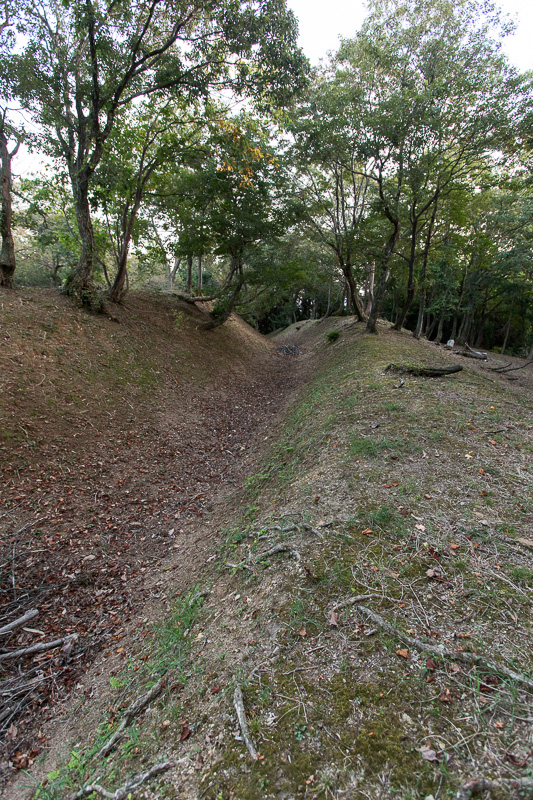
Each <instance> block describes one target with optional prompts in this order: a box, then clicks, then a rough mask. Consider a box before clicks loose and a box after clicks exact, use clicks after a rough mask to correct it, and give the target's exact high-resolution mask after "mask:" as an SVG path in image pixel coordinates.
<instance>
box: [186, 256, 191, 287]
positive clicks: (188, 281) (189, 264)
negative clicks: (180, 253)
mask: <svg viewBox="0 0 533 800" xmlns="http://www.w3.org/2000/svg"><path fill="white" fill-rule="evenodd" d="M185 291H186V292H187V294H192V256H187V285H186V287H185Z"/></svg>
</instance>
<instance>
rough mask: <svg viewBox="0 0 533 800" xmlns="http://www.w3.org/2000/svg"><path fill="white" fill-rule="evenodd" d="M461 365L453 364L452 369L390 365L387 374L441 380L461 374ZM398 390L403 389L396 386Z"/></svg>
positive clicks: (386, 370)
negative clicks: (444, 377) (401, 374)
mask: <svg viewBox="0 0 533 800" xmlns="http://www.w3.org/2000/svg"><path fill="white" fill-rule="evenodd" d="M462 369H463V368H462V366H461V365H460V364H452V366H450V367H417V366H407V365H406V366H402V365H401V364H389V365H388V366H387V367H385V372H399V373H404V374H406V375H416V376H418V377H421V378H440V377H442V376H443V375H453V373H454V372H461V370H462ZM395 388H396V389H399V388H401V387H400V386H396V387H395Z"/></svg>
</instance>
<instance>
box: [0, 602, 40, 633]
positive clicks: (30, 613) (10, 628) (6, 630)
mask: <svg viewBox="0 0 533 800" xmlns="http://www.w3.org/2000/svg"><path fill="white" fill-rule="evenodd" d="M38 616H39V612H38V610H37V609H36V608H32V609H31V611H26V613H25V614H24V616H22V617H19V618H18V619H14V620H13V622H10V623H9V624H8V625H4V626H3V628H0V636H1V635H2V634H4V633H10V632H11V631H14V630H15V628H20V627H21V625H25V624H26V623H27V622H29V621H30V619H35V617H38Z"/></svg>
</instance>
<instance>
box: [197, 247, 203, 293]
mask: <svg viewBox="0 0 533 800" xmlns="http://www.w3.org/2000/svg"><path fill="white" fill-rule="evenodd" d="M203 282H204V275H203V266H202V256H201V255H199V256H198V294H201V292H202V288H203Z"/></svg>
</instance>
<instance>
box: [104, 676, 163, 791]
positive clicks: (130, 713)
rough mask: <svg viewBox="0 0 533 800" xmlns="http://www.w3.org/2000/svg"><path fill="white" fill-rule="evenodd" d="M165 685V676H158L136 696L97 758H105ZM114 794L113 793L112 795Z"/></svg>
mask: <svg viewBox="0 0 533 800" xmlns="http://www.w3.org/2000/svg"><path fill="white" fill-rule="evenodd" d="M164 687H165V678H164V677H163V678H160V679H159V680H158V681H157V683H155V684H154V685H153V686H152V688H151V689H150V690H149V691H148V692H146V694H143V695H142V696H141V697H138V698H137V700H135V702H133V703H132V704H131V706H130V707H129V708H127V709H126V712H125V714H124V719H123V720H122V722H121V723H120V725H119V727H118V728H117V730H116V731H115V733H114V734H113V736H112V737H111V739H110V740H109V741H108V742H107V743H106V744H104V746H103V747H102V748H101V749H100V751H99V753H98V758H102V756H103V757H104V758H105V757H106V756H108V755H109V753H110V752H111V750H112V749H113V747H114V746H115V745H116V743H117V742H118V740H119V739H121V738H122V737H123V735H124V729H125V728H127V726H128V725H130V724H131V722H132V721H133V720H134V719H135V717H137V716H138V715H139V714H140V713H141V712H142V711H144V709H145V708H146V707H147V706H148V705H149V704H150V703H151V702H152V700H155V698H156V697H159V695H160V694H161V692H162V691H163V689H164ZM113 796H114V795H113Z"/></svg>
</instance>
